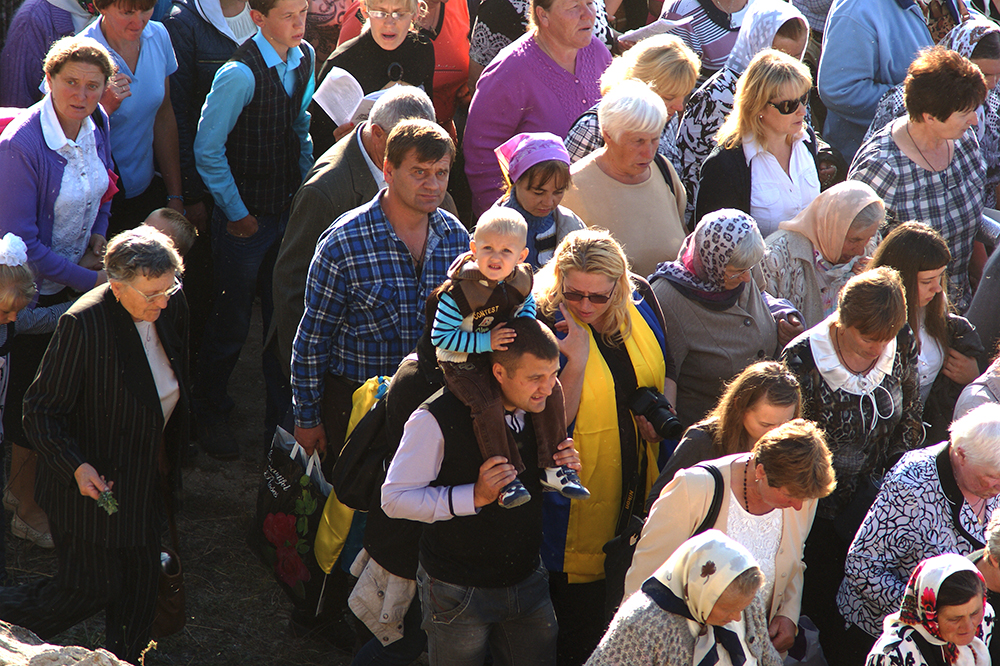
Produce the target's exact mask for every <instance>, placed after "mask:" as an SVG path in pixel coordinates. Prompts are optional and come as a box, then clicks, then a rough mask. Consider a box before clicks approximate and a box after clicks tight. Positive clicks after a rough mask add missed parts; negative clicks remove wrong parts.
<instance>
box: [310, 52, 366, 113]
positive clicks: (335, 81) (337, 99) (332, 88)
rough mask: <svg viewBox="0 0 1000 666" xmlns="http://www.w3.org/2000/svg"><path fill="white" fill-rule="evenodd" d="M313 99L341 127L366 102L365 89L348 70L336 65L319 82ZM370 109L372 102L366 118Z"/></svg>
mask: <svg viewBox="0 0 1000 666" xmlns="http://www.w3.org/2000/svg"><path fill="white" fill-rule="evenodd" d="M313 99H314V100H315V101H316V103H317V104H319V105H320V107H321V108H322V109H323V110H324V111H326V114H327V115H328V116H330V119H331V120H333V122H335V123H336V124H337V126H338V127H339V126H340V125H343V124H344V123H347V122H351V119H352V118H354V116H355V114H356V113H357V111H358V108H359V106H360V105H363V104H364V101H365V91H364V90H362V89H361V84H360V83H358V80H357V79H355V78H354V77H353V76H351V75H350V74H349V73H348V72H347V71H346V70H344V69H341V68H340V67H334V68H332V69H331V70H330V72H329V73H328V74H327V75H326V78H324V79H323V83H321V84H319V88H317V89H316V92H315V93H314V94H313ZM372 104H374V102H372ZM368 111H371V104H369V105H368V110H367V111H366V112H365V114H366V115H365V117H366V118H367V117H368V116H367V112H368Z"/></svg>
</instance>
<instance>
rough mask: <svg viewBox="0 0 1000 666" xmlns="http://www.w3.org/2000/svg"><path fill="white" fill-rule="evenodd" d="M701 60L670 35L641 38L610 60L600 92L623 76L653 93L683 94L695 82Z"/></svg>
mask: <svg viewBox="0 0 1000 666" xmlns="http://www.w3.org/2000/svg"><path fill="white" fill-rule="evenodd" d="M699 71H701V61H700V60H699V59H698V56H697V55H695V52H694V51H692V50H691V49H690V48H688V47H687V45H686V44H684V42H682V41H681V40H680V39H679V38H677V37H675V36H674V35H656V36H654V37H649V38H648V39H644V40H642V41H641V42H639V43H638V44H636V45H635V46H633V47H632V48H630V49H629V50H628V51H626V52H625V53H624V54H622V55H620V56H618V57H617V58H615V59H614V60H612V61H611V65H610V66H609V67H608V68H607V69H606V70H605V71H604V74H602V75H601V95H606V94H607V93H608V91H609V90H611V89H612V88H614V87H615V85H617V84H618V83H620V82H622V81H624V80H626V79H635V80H637V81H644V82H645V83H648V84H649V87H650V89H651V90H652V91H653V92H655V93H656V94H657V95H660V96H661V97H662V96H669V95H672V96H674V97H683V96H685V95H687V94H688V93H690V92H691V90H692V88H694V85H695V83H697V82H698V72H699Z"/></svg>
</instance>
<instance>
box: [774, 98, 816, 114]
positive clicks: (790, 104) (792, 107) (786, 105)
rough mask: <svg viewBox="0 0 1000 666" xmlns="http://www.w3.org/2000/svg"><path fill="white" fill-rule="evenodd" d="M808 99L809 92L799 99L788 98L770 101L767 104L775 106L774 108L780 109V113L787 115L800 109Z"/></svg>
mask: <svg viewBox="0 0 1000 666" xmlns="http://www.w3.org/2000/svg"><path fill="white" fill-rule="evenodd" d="M808 101H809V93H806V94H805V95H803V96H802V97H799V98H798V99H786V100H783V101H781V102H768V103H767V104H768V106H773V107H774V108H776V109H777V110H778V113H780V114H781V115H783V116H787V115H789V114H790V113H795V112H796V111H798V109H799V106H801V105H803V104H805V103H806V102H808Z"/></svg>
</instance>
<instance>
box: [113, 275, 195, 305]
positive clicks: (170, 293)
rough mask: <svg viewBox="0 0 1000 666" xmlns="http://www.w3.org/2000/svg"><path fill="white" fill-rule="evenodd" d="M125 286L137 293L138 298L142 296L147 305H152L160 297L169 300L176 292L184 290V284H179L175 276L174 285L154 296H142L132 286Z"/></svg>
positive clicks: (142, 294) (127, 284)
mask: <svg viewBox="0 0 1000 666" xmlns="http://www.w3.org/2000/svg"><path fill="white" fill-rule="evenodd" d="M125 285H126V286H127V287H128V288H129V289H131V290H132V291H134V292H135V293H137V294H139V295H140V296H142V297H143V298H145V299H146V302H147V303H152V302H154V301H155V300H156V299H158V298H160V297H163V298H166V299H169V298H170V297H171V296H173V295H174V294H176V293H177V292H178V291H180V290H181V289H183V288H184V283H183V282H181V279H180V278H179V277H177V276H176V275H175V276H174V283H173V284H172V285H171V286H170V288H169V289H165V290H164V291H160V292H157V293H155V294H144V293H142V292H141V291H139V290H138V289H136V288H135V287H133V286H132V285H130V284H129V283H127V282H126V283H125Z"/></svg>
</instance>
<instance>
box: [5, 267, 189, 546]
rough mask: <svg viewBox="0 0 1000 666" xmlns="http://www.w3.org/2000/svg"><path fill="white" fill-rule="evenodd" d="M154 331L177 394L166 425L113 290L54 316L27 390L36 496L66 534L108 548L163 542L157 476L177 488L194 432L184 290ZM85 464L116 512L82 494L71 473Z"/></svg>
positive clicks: (89, 295) (26, 426)
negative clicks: (103, 483) (106, 486)
mask: <svg viewBox="0 0 1000 666" xmlns="http://www.w3.org/2000/svg"><path fill="white" fill-rule="evenodd" d="M156 332H157V334H158V335H159V337H160V342H161V343H162V344H163V348H164V350H165V351H166V353H167V357H168V358H169V359H170V363H171V365H172V366H173V370H174V374H175V375H176V376H177V380H178V384H179V385H180V393H181V395H180V400H179V401H178V403H177V407H176V408H175V409H174V411H173V414H172V416H171V418H170V422H169V423H168V424H166V428H164V422H163V411H162V409H161V407H160V400H159V397H158V395H157V392H156V385H155V383H154V381H153V374H152V371H151V370H150V369H149V363H148V361H147V360H146V353H145V351H144V350H143V347H142V341H141V340H140V338H139V333H138V331H137V330H136V327H135V325H134V323H133V321H132V317H131V316H130V315H129V313H128V311H127V310H126V309H125V308H124V307H122V306H121V305H120V304H119V303H118V302H117V301H116V300H115V297H114V294H113V293H112V291H111V289H110V288H109V286H108V285H107V284H104V285H102V286H100V287H97V288H95V289H92V290H91V291H89V292H88V293H86V294H84V295H83V296H82V297H80V299H79V300H78V301H77V302H76V303H74V304H73V306H72V307H71V308H70V309H69V310H68V311H67V312H66V314H64V315H63V316H62V317H61V318H60V319H59V324H58V326H57V327H56V331H55V333H54V335H53V336H52V341H51V343H50V344H49V347H48V349H47V350H46V352H45V356H44V358H42V363H41V365H40V366H39V369H38V374H37V375H36V376H35V381H34V382H32V384H31V386H30V387H29V388H28V391H27V393H26V394H25V396H24V430H25V433H26V434H27V436H28V438H29V440H30V441H31V443H32V445H33V446H34V447H35V449H36V450H37V451H38V453H39V465H38V475H37V480H36V490H35V495H36V499H37V500H38V503H39V504H40V505H41V507H42V508H43V509H45V512H46V513H47V514H48V516H49V520H50V521H52V523H53V524H54V525H55V526H56V527H57V529H58V530H59V531H60V532H62V533H68V534H71V535H73V536H74V537H75V538H77V539H82V540H84V541H88V542H91V543H95V544H100V545H103V546H105V547H107V548H122V547H141V546H150V545H154V544H156V545H158V544H159V540H160V535H161V532H162V529H163V526H164V522H163V520H164V515H165V514H164V502H163V495H162V494H161V492H160V488H161V485H160V481H161V474H164V475H166V476H167V480H168V481H169V482H171V483H170V485H171V487H173V488H177V487H178V484H177V483H173V481H175V480H179V479H180V476H179V470H180V465H179V453H180V451H181V450H182V446H183V445H185V444H186V443H187V438H188V436H189V434H190V433H189V424H188V418H189V417H188V373H187V365H188V358H187V349H188V348H187V340H188V337H187V336H188V308H187V301H186V300H185V298H184V296H183V294H178V295H177V296H175V297H173V298H171V299H170V301H169V303H168V305H167V307H166V309H165V310H163V312H162V313H161V314H160V317H159V318H158V319H157V320H156ZM161 434H162V436H161ZM161 441H162V442H163V443H164V447H163V449H164V456H163V458H162V459H161V458H160V457H159V455H160V443H161ZM83 463H90V464H91V465H93V466H94V468H95V469H96V470H97V472H98V473H99V474H102V475H103V476H104V477H105V479H107V481H108V482H112V481H113V482H114V488H113V491H114V496H115V499H116V500H117V501H118V511H117V513H115V514H113V515H111V516H109V515H108V514H107V513H105V511H104V510H103V509H101V508H100V507H99V506H98V505H97V502H95V501H94V500H93V499H91V498H89V497H85V496H83V495H81V494H80V491H79V489H78V487H77V484H76V480H75V478H74V476H73V473H74V471H75V470H76V469H77V468H78V467H79V466H80V465H82V464H83Z"/></svg>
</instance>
